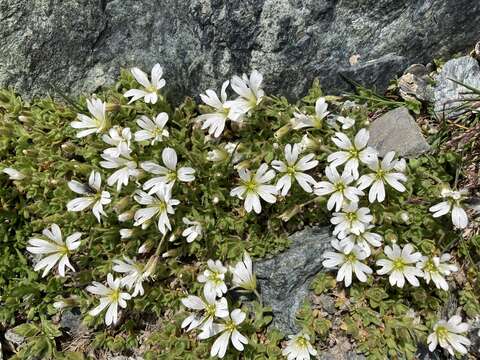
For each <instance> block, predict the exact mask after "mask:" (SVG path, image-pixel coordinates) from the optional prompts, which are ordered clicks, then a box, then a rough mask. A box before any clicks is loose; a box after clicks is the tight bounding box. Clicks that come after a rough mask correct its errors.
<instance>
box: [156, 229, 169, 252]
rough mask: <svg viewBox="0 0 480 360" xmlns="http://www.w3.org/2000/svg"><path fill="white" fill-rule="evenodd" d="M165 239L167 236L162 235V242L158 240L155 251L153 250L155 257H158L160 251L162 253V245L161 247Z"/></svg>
mask: <svg viewBox="0 0 480 360" xmlns="http://www.w3.org/2000/svg"><path fill="white" fill-rule="evenodd" d="M166 237H167V234H164V235H163V236H162V240H160V242H159V243H158V246H157V249H156V250H155V255H156V256H159V255H160V251H162V245H163V242H164V241H165V238H166Z"/></svg>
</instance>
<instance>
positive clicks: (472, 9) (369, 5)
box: [0, 0, 480, 98]
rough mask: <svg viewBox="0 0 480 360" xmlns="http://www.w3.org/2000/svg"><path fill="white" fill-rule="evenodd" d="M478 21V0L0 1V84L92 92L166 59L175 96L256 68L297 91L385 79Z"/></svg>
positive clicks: (469, 38) (451, 42) (467, 33)
mask: <svg viewBox="0 0 480 360" xmlns="http://www.w3.org/2000/svg"><path fill="white" fill-rule="evenodd" d="M479 21H480V2H478V1H471V0H422V1H418V0H404V1H395V0H243V1H240V0H189V1H184V0H144V1H137V0H0V86H7V85H9V86H13V87H15V88H16V89H17V90H18V91H19V92H20V93H21V94H22V95H28V96H31V95H45V94H46V92H53V91H52V90H51V89H52V87H54V88H58V89H59V90H60V91H62V92H65V93H70V94H76V93H79V92H81V91H86V92H92V91H94V90H95V89H97V88H98V87H99V86H101V85H104V84H109V83H111V82H112V81H113V80H114V79H115V78H116V77H117V75H118V73H119V70H120V67H130V66H133V65H136V66H140V67H142V68H144V69H150V68H151V67H152V65H153V64H154V63H156V62H159V63H161V64H162V65H163V67H164V69H165V78H166V80H167V88H168V90H169V91H170V92H171V93H173V94H174V95H175V96H176V97H177V98H178V95H196V94H198V93H199V92H201V91H204V90H205V89H206V88H208V87H218V86H219V85H220V84H221V82H222V81H223V80H225V79H227V78H229V77H230V76H231V75H232V74H235V73H241V72H245V71H250V70H251V69H254V68H255V69H258V70H259V71H261V72H263V73H264V74H265V80H266V84H267V91H270V92H273V91H274V92H275V93H276V94H283V95H287V96H290V97H297V96H299V95H301V94H303V93H304V92H305V90H306V89H307V88H308V87H309V86H310V85H311V82H312V79H313V78H314V77H319V78H320V79H321V83H322V84H323V86H324V88H325V89H326V90H328V92H332V91H339V90H341V89H343V88H344V87H345V83H344V82H343V81H342V80H341V79H340V77H339V73H343V74H345V75H346V76H347V77H349V78H353V79H354V80H356V81H359V82H361V83H364V84H365V85H368V86H371V85H375V86H377V87H378V89H380V90H382V89H384V88H385V86H386V84H387V82H388V80H389V79H390V78H391V77H392V76H394V75H395V74H398V73H401V72H402V71H403V70H404V69H405V67H406V65H407V63H413V62H426V61H428V60H430V59H432V58H433V57H437V56H440V55H447V54H450V53H453V52H456V51H459V50H465V49H466V48H468V47H469V46H472V45H473V44H474V43H475V42H476V41H477V40H478V39H477V36H478V33H476V32H475V31H472V29H471V24H476V23H478V22H479ZM351 64H353V65H351Z"/></svg>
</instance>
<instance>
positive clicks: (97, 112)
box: [70, 98, 109, 138]
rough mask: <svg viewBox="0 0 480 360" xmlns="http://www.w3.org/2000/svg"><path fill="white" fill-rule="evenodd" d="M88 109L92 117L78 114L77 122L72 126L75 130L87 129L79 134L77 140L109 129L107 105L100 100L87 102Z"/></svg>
mask: <svg viewBox="0 0 480 360" xmlns="http://www.w3.org/2000/svg"><path fill="white" fill-rule="evenodd" d="M87 108H88V111H90V114H91V115H92V117H89V116H86V115H83V114H77V120H79V121H72V122H71V123H70V126H71V127H73V128H74V129H85V130H82V131H80V132H79V133H77V138H82V137H85V136H88V135H90V134H94V133H97V134H98V133H100V132H103V131H105V130H107V129H108V126H109V122H108V119H107V115H106V103H104V102H103V101H102V100H100V99H96V98H93V99H91V100H87Z"/></svg>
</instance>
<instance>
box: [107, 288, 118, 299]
mask: <svg viewBox="0 0 480 360" xmlns="http://www.w3.org/2000/svg"><path fill="white" fill-rule="evenodd" d="M109 298H110V301H111V302H117V301H118V299H120V289H116V290H112V292H111V294H110V296H109Z"/></svg>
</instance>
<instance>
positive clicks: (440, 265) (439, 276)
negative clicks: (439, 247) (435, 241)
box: [417, 254, 458, 291]
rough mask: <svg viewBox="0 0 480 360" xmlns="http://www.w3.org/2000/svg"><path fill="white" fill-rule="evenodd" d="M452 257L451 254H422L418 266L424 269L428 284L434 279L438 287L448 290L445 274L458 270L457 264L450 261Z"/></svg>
mask: <svg viewBox="0 0 480 360" xmlns="http://www.w3.org/2000/svg"><path fill="white" fill-rule="evenodd" d="M451 258H452V257H451V255H450V254H443V255H442V256H440V257H438V256H433V257H429V256H422V258H421V259H420V261H419V262H418V263H417V267H418V268H419V269H420V270H422V271H423V276H424V278H425V281H426V282H427V284H428V283H430V280H432V281H433V283H434V284H435V286H436V287H437V288H438V289H443V290H445V291H447V290H448V283H447V281H446V280H445V277H444V276H446V275H450V274H451V273H452V272H456V271H458V268H457V267H456V266H455V265H453V264H449V263H448V261H450V259H451Z"/></svg>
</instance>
